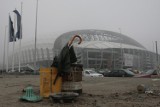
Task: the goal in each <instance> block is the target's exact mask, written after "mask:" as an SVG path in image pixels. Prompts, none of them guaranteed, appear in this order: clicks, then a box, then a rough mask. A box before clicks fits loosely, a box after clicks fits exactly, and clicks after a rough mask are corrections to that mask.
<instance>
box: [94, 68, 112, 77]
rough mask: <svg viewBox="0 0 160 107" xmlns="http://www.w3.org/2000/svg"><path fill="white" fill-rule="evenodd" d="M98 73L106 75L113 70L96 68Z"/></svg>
mask: <svg viewBox="0 0 160 107" xmlns="http://www.w3.org/2000/svg"><path fill="white" fill-rule="evenodd" d="M96 72H97V73H100V74H102V75H103V76H104V77H106V76H107V75H108V73H109V72H111V71H110V70H109V69H98V70H96Z"/></svg>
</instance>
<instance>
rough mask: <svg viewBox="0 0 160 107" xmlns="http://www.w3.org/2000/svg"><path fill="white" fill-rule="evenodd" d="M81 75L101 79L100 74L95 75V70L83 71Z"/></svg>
mask: <svg viewBox="0 0 160 107" xmlns="http://www.w3.org/2000/svg"><path fill="white" fill-rule="evenodd" d="M83 75H84V76H87V77H103V75H102V74H99V73H97V72H96V71H95V70H84V71H83Z"/></svg>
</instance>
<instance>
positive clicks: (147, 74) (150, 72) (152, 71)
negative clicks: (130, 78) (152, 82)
mask: <svg viewBox="0 0 160 107" xmlns="http://www.w3.org/2000/svg"><path fill="white" fill-rule="evenodd" d="M158 72H159V71H158V70H156V69H150V70H148V71H147V72H144V73H142V74H137V75H135V76H134V77H139V78H151V76H154V75H158V74H157V73H158Z"/></svg>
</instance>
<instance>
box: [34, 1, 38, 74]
mask: <svg viewBox="0 0 160 107" xmlns="http://www.w3.org/2000/svg"><path fill="white" fill-rule="evenodd" d="M37 16H38V0H37V5H36V24H35V46H34V47H35V50H34V52H35V53H34V72H36V56H37V55H36V54H37V52H36V51H37Z"/></svg>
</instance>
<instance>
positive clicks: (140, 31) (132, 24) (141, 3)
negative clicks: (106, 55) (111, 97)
mask: <svg viewBox="0 0 160 107" xmlns="http://www.w3.org/2000/svg"><path fill="white" fill-rule="evenodd" d="M21 2H22V25H23V38H22V44H23V42H26V41H30V40H34V38H35V20H36V2H37V0H0V14H1V15H0V48H1V51H0V62H2V60H3V47H4V37H5V26H7V25H8V17H9V14H10V15H11V18H12V20H13V21H14V13H13V12H12V11H13V10H14V9H15V8H16V9H17V10H18V11H19V12H21ZM159 10H160V0H39V1H38V23H37V38H39V37H40V36H45V35H50V36H54V37H55V38H56V37H58V36H59V35H61V34H62V33H65V32H68V31H73V30H81V29H98V30H109V31H114V32H120V33H122V34H124V35H127V36H129V37H131V38H133V39H135V40H136V41H138V42H139V43H141V44H142V45H143V46H144V47H146V48H147V49H148V50H150V51H155V46H154V43H155V41H157V42H158V48H159V47H160V29H159V28H160V11H159ZM6 35H7V34H6ZM53 41H54V40H53ZM11 45H12V44H11V43H10V45H9V46H10V47H11Z"/></svg>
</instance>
